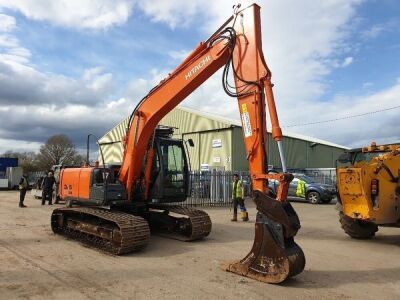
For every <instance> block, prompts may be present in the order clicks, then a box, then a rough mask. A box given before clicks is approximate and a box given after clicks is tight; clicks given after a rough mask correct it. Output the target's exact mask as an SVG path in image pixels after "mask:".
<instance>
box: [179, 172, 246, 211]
mask: <svg viewBox="0 0 400 300" xmlns="http://www.w3.org/2000/svg"><path fill="white" fill-rule="evenodd" d="M233 174H238V175H239V177H240V179H241V181H242V183H243V188H244V194H245V196H249V195H250V193H251V181H250V175H249V173H248V172H231V171H217V170H212V171H192V172H191V174H190V197H188V198H187V200H186V201H185V202H184V203H183V205H188V206H227V205H230V203H231V199H232V177H233Z"/></svg>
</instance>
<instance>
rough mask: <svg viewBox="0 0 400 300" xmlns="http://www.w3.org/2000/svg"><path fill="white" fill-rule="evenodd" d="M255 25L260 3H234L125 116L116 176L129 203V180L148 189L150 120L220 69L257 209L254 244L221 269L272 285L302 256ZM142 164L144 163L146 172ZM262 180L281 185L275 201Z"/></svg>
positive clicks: (299, 266) (300, 263)
mask: <svg viewBox="0 0 400 300" xmlns="http://www.w3.org/2000/svg"><path fill="white" fill-rule="evenodd" d="M260 23H261V21H260V7H259V6H257V5H255V4H253V5H251V6H249V7H247V8H245V9H243V10H240V11H239V9H238V7H237V8H236V10H235V14H234V16H233V17H231V18H230V19H229V20H228V21H227V22H225V24H224V25H223V26H222V27H221V28H220V29H219V30H218V31H217V32H216V33H214V34H213V35H212V36H211V37H210V38H209V39H208V40H207V41H206V42H204V43H201V44H200V45H199V46H198V47H197V48H196V49H195V50H194V51H193V52H192V53H191V54H190V55H189V56H188V57H187V58H186V59H185V60H184V61H183V62H182V63H181V64H180V65H179V66H178V67H177V68H176V69H175V70H174V71H173V72H172V73H171V74H169V75H168V77H167V78H166V79H164V80H163V81H161V82H160V84H159V85H158V86H156V87H155V88H154V89H153V90H152V91H151V92H150V93H149V94H148V95H147V96H146V97H145V98H143V99H142V100H141V101H140V102H139V104H138V105H137V107H136V109H135V110H134V112H133V113H132V116H131V119H130V124H129V128H128V131H127V136H126V139H125V152H124V158H123V164H122V166H121V170H120V176H119V179H120V181H121V182H122V183H123V184H124V185H125V187H126V190H127V193H128V199H130V200H131V201H134V200H135V199H133V197H132V194H133V193H132V189H133V186H134V184H135V182H138V181H141V180H144V181H145V189H146V194H148V189H149V182H148V181H149V175H148V174H149V170H148V168H149V167H150V166H151V161H147V162H146V163H145V164H144V163H143V160H145V161H146V159H147V160H149V159H150V160H151V159H152V157H153V155H152V154H151V153H150V152H148V151H149V149H151V148H152V147H151V146H149V143H151V140H152V135H153V134H154V130H155V128H156V126H157V124H158V123H159V121H160V120H161V119H162V118H163V117H164V116H165V115H166V114H167V113H168V112H170V111H171V110H172V109H173V108H174V107H176V106H177V105H178V104H179V103H180V102H181V101H182V100H184V99H185V98H186V97H187V96H188V95H189V94H191V93H192V92H193V91H194V90H195V89H196V88H197V87H199V86H200V85H201V84H202V83H203V82H204V81H206V80H207V79H208V78H209V77H210V76H211V75H212V74H214V73H215V72H216V71H217V70H218V69H220V68H222V67H223V66H225V68H224V72H223V86H224V89H225V91H226V92H227V93H228V95H230V96H232V97H236V98H237V99H238V104H239V111H240V118H241V121H242V126H243V138H244V143H245V149H246V154H247V159H248V162H249V169H250V173H251V177H252V187H253V191H254V197H253V200H254V202H255V203H256V205H257V210H258V214H257V220H256V225H255V240H254V245H253V248H252V249H251V251H250V253H249V254H248V255H247V256H246V257H245V258H244V259H242V260H241V261H238V262H235V263H230V264H228V265H227V266H226V270H228V271H231V272H234V273H238V274H240V275H244V276H248V277H251V278H255V279H257V280H261V281H264V282H270V283H279V282H282V281H284V280H285V279H287V278H288V277H291V276H294V275H296V274H299V273H300V272H302V270H303V269H304V265H305V258H304V254H303V252H302V250H301V248H300V247H299V246H297V244H296V243H295V242H294V240H293V238H294V236H295V235H296V233H297V231H298V229H299V228H300V221H299V219H298V217H297V215H296V212H295V211H294V209H293V208H292V206H291V205H290V203H289V202H288V201H286V197H287V191H288V185H289V183H290V181H291V180H292V179H293V176H292V175H291V174H288V173H285V172H286V167H285V162H284V157H283V151H282V142H281V139H282V132H281V129H280V127H279V122H278V117H277V112H276V108H275V102H274V97H273V92H272V86H273V85H272V83H271V72H270V70H269V69H268V67H267V65H266V63H265V60H264V57H263V53H262V46H261V24H260ZM230 69H231V70H232V72H233V78H234V81H235V88H234V89H232V87H230V86H229V83H228V79H229V76H228V73H229V71H230ZM223 105H228V103H226V104H223ZM267 106H268V110H269V115H270V117H271V125H272V135H273V138H274V140H275V141H276V142H277V143H278V147H279V150H280V154H281V161H282V167H283V173H281V174H268V170H267V166H268V163H267V152H266V149H267V147H266V146H267V128H266V107H267ZM139 158H140V159H139ZM143 165H145V166H146V167H145V168H146V170H145V172H143ZM143 173H144V174H145V175H144V176H143ZM143 177H144V178H143ZM268 179H275V180H278V181H279V182H280V185H279V189H278V194H277V197H276V199H274V198H271V197H270V196H269V193H268V192H269V189H268Z"/></svg>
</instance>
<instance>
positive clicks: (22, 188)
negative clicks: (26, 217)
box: [19, 173, 28, 207]
mask: <svg viewBox="0 0 400 300" xmlns="http://www.w3.org/2000/svg"><path fill="white" fill-rule="evenodd" d="M27 190H28V175H27V174H26V173H24V174H23V175H22V177H21V180H20V181H19V207H26V205H25V204H24V200H25V195H26V191H27Z"/></svg>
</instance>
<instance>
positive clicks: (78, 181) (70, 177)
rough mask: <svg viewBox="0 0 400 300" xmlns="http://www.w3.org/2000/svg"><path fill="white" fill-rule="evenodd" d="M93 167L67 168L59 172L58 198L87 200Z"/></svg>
mask: <svg viewBox="0 0 400 300" xmlns="http://www.w3.org/2000/svg"><path fill="white" fill-rule="evenodd" d="M92 171H93V168H90V167H88V168H67V169H63V170H62V171H61V173H60V198H61V199H62V200H66V199H68V198H73V199H79V200H81V201H82V200H83V201H84V200H89V196H90V186H91V175H92Z"/></svg>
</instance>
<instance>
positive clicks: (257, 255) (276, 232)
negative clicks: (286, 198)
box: [223, 192, 305, 283]
mask: <svg viewBox="0 0 400 300" xmlns="http://www.w3.org/2000/svg"><path fill="white" fill-rule="evenodd" d="M254 201H255V202H256V204H257V209H258V210H259V212H258V213H257V219H256V224H255V237H254V243H253V247H252V249H251V250H250V252H249V254H247V256H246V257H245V258H243V259H242V260H240V261H236V262H232V263H229V264H228V265H226V266H224V267H223V268H224V269H225V270H226V271H229V272H233V273H236V274H239V275H242V276H246V277H249V278H253V279H256V280H259V281H263V282H267V283H281V282H283V281H285V280H286V279H288V278H290V277H292V276H295V275H297V274H299V273H301V272H302V271H303V270H304V266H305V257H304V253H303V251H302V250H301V248H300V247H299V246H298V245H297V244H296V243H295V242H294V239H293V237H294V235H295V234H296V233H297V230H298V229H299V228H300V222H299V221H298V217H297V215H296V212H295V211H294V210H293V208H292V207H291V206H290V203H289V202H279V201H276V200H275V199H272V198H270V197H268V196H266V195H265V194H262V193H260V192H256V195H255V199H254ZM268 202H269V203H268ZM269 208H273V209H269ZM274 212H275V213H277V214H275V216H274V219H272V218H271V217H270V216H271V213H274ZM265 213H267V214H268V215H267V214H265ZM285 215H286V216H285ZM272 216H273V215H272Z"/></svg>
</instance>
